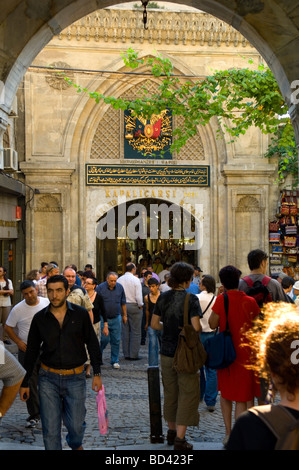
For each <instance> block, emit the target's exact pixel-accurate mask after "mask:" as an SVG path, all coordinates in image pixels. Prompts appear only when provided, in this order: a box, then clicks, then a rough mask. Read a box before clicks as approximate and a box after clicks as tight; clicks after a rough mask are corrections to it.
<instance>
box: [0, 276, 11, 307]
mask: <svg viewBox="0 0 299 470" xmlns="http://www.w3.org/2000/svg"><path fill="white" fill-rule="evenodd" d="M7 280H8V289H9V290H13V286H12V282H11V280H10V279H7ZM5 286H6V281H1V282H0V290H3V289H4V287H5ZM10 306H11V297H10V295H3V294H0V307H10Z"/></svg>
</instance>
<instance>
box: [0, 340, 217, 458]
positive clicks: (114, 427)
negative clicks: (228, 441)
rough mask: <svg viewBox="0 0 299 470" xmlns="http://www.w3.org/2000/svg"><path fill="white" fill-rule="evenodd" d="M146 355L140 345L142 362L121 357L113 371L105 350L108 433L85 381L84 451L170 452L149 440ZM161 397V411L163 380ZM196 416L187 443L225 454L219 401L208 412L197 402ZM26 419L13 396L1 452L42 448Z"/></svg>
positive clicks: (2, 430)
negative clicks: (101, 429) (102, 430)
mask: <svg viewBox="0 0 299 470" xmlns="http://www.w3.org/2000/svg"><path fill="white" fill-rule="evenodd" d="M8 349H9V350H10V351H11V352H13V353H14V354H16V347H15V345H12V346H8ZM147 352H148V347H147V345H144V346H141V348H140V360H137V361H128V360H125V359H124V358H122V357H120V368H119V369H113V368H112V367H111V365H110V348H109V347H107V348H106V349H105V351H104V354H103V362H104V364H103V366H102V380H103V384H104V386H105V395H106V402H107V408H108V415H109V429H108V432H107V434H106V435H101V434H100V433H99V427H98V417H97V405H96V393H95V392H93V391H92V389H91V384H92V379H87V399H86V410H87V413H86V431H85V436H84V442H83V447H84V449H85V450H90V451H92V450H102V451H104V450H105V451H107V452H108V451H112V452H114V451H119V452H121V451H126V452H127V451H134V452H136V451H140V452H144V451H145V452H146V451H149V452H150V453H163V452H169V451H171V450H172V447H170V446H168V445H167V442H166V440H164V442H162V443H161V442H160V443H152V442H151V424H150V413H149V388H148V372H147V370H148V363H147V360H148V359H147V358H148V354H147ZM160 395H161V406H162V407H163V387H162V384H161V380H160ZM199 413H200V422H199V426H198V427H190V428H188V429H187V434H186V438H187V440H188V441H189V442H191V443H192V444H193V450H194V451H199V450H208V451H214V450H223V445H222V440H223V438H224V435H225V429H224V424H223V419H222V414H221V409H220V402H219V397H218V400H217V403H216V407H215V411H214V412H210V411H208V410H207V407H206V405H205V404H204V403H200V405H199ZM27 417H28V414H27V408H26V405H25V403H23V402H22V401H21V400H20V398H19V396H17V398H16V400H15V401H14V403H13V405H12V407H11V408H10V409H9V411H8V412H7V413H6V415H5V417H4V418H3V419H2V424H1V425H0V450H7V451H15V450H31V451H33V450H44V445H43V439H42V429H41V425H38V426H37V427H36V428H34V429H28V428H26V427H25V424H26V419H27ZM162 426H163V435H164V436H166V433H167V426H166V423H165V422H164V420H163V419H162ZM65 435H66V429H65V428H64V427H62V436H63V450H68V449H69V448H68V445H67V443H66V441H65ZM119 452H117V454H118V453H119ZM76 455H77V454H76ZM222 455H223V453H222Z"/></svg>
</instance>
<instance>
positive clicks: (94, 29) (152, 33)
mask: <svg viewBox="0 0 299 470" xmlns="http://www.w3.org/2000/svg"><path fill="white" fill-rule="evenodd" d="M58 38H59V39H60V40H63V39H66V40H67V41H73V40H75V41H81V40H83V41H90V40H94V41H96V42H99V41H101V40H104V41H105V42H118V41H121V42H123V43H125V42H128V43H130V44H134V43H140V44H142V43H144V42H148V43H158V44H176V45H177V44H184V45H191V46H198V45H200V46H204V45H205V46H209V47H215V46H216V47H220V46H221V45H226V46H234V47H238V46H240V45H242V46H243V47H248V46H249V47H251V46H250V44H249V42H248V41H247V40H246V39H245V38H244V37H243V36H242V35H241V34H240V33H239V32H238V31H237V30H235V29H234V28H233V27H232V26H230V25H228V24H227V23H225V22H224V21H221V20H218V19H217V18H215V17H213V16H212V15H209V14H207V13H200V12H191V11H183V12H170V11H167V12H165V11H163V10H149V12H148V29H147V30H145V29H144V25H143V16H142V11H141V10H138V9H136V10H134V9H133V10H117V9H115V10H113V9H103V10H98V11H96V12H94V13H91V14H90V15H88V16H85V17H83V18H81V19H80V20H79V21H76V22H75V23H73V24H72V25H71V26H69V27H68V28H66V29H65V30H63V31H62V32H61V33H60V34H59V35H58Z"/></svg>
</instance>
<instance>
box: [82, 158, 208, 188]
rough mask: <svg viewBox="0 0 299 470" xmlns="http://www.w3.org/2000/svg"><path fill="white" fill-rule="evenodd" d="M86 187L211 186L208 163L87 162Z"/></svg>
mask: <svg viewBox="0 0 299 470" xmlns="http://www.w3.org/2000/svg"><path fill="white" fill-rule="evenodd" d="M86 185H87V186H146V185H149V186H197V187H204V188H207V187H209V186H210V167H209V166H208V165H198V166H195V165H190V166H189V165H134V166H132V165H100V164H89V163H87V164H86Z"/></svg>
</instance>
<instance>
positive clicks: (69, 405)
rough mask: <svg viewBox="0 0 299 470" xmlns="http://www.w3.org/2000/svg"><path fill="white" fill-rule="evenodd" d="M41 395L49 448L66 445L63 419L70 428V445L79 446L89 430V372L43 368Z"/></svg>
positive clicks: (40, 384)
mask: <svg viewBox="0 0 299 470" xmlns="http://www.w3.org/2000/svg"><path fill="white" fill-rule="evenodd" d="M39 399H40V416H41V422H42V428H43V439H44V444H45V449H46V450H61V449H62V444H61V425H62V422H63V423H64V425H65V427H66V428H67V431H68V434H67V436H66V440H67V443H68V445H69V446H70V447H71V449H78V447H80V446H81V445H82V441H83V436H84V431H85V415H86V409H85V399H86V378H85V373H84V372H82V373H81V374H72V375H59V374H56V373H53V372H48V371H46V370H44V369H40V372H39Z"/></svg>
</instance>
